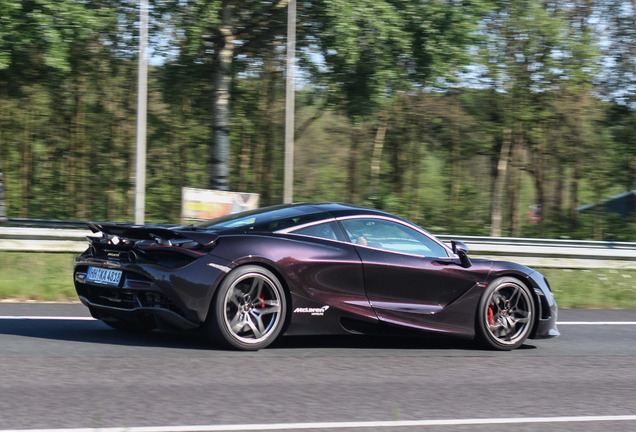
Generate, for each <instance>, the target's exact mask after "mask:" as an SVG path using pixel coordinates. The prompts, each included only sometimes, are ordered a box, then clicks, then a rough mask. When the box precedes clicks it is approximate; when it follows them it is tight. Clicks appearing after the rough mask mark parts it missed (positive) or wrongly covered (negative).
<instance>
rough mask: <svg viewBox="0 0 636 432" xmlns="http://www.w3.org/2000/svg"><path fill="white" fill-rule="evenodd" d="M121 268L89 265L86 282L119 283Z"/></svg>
mask: <svg viewBox="0 0 636 432" xmlns="http://www.w3.org/2000/svg"><path fill="white" fill-rule="evenodd" d="M121 274H122V272H121V270H111V269H105V268H99V267H89V268H88V272H87V273H86V280H87V281H88V282H95V283H99V284H104V285H115V286H116V285H119V281H120V280H121Z"/></svg>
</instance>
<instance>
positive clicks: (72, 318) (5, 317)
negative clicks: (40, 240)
mask: <svg viewBox="0 0 636 432" xmlns="http://www.w3.org/2000/svg"><path fill="white" fill-rule="evenodd" d="M0 320H60V321H64V320H66V321H95V318H93V317H79V316H37V315H33V316H31V315H17V316H16V315H0ZM557 325H626V326H630V325H636V321H558V322H557ZM0 432H2V430H0Z"/></svg>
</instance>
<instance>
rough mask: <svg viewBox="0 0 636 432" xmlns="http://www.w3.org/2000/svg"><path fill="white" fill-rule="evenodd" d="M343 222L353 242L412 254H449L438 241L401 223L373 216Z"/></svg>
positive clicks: (433, 255)
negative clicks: (373, 217)
mask: <svg viewBox="0 0 636 432" xmlns="http://www.w3.org/2000/svg"><path fill="white" fill-rule="evenodd" d="M341 222H342V225H343V226H344V228H345V231H346V232H347V236H348V237H349V240H350V241H351V243H355V244H358V245H361V246H369V247H373V248H377V249H384V250H387V251H391V252H400V253H405V254H410V255H421V256H427V257H435V258H439V257H446V256H448V253H447V252H446V249H445V248H444V247H442V246H440V245H439V244H438V243H437V242H436V241H434V240H433V239H431V238H429V237H428V236H426V235H424V234H422V233H421V232H419V231H416V230H414V229H413V228H410V227H408V226H406V225H402V224H401V223H397V222H392V221H387V220H383V219H372V218H369V219H346V220H343V221H341Z"/></svg>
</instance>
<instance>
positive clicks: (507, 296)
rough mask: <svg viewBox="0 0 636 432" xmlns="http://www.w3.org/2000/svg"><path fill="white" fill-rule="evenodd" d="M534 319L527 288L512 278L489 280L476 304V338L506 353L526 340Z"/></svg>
mask: <svg viewBox="0 0 636 432" xmlns="http://www.w3.org/2000/svg"><path fill="white" fill-rule="evenodd" d="M534 320H535V306H534V300H533V296H532V292H531V291H530V289H529V288H528V287H527V286H526V285H525V284H524V283H523V282H521V281H520V280H518V279H516V278H513V277H502V278H498V279H495V280H494V281H492V282H491V283H490V284H489V285H488V287H487V288H486V290H485V291H484V293H483V294H482V296H481V299H480V301H479V307H478V309H477V323H476V331H477V335H476V336H477V339H478V341H479V342H480V343H481V344H482V345H484V346H485V347H487V348H491V349H496V350H501V351H509V350H513V349H516V348H519V347H520V346H521V345H523V343H524V342H525V341H526V339H527V338H528V336H529V335H530V332H531V331H532V327H533V324H534Z"/></svg>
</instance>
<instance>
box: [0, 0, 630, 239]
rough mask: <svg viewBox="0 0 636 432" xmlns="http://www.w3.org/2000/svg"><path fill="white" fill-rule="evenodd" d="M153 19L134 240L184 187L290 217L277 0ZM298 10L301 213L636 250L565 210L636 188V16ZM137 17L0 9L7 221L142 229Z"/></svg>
mask: <svg viewBox="0 0 636 432" xmlns="http://www.w3.org/2000/svg"><path fill="white" fill-rule="evenodd" d="M150 4H151V8H150V12H151V29H150V31H151V65H150V69H149V73H150V77H149V88H148V137H147V143H148V153H147V161H148V162H147V167H148V169H147V199H146V219H147V220H148V221H150V222H170V223H177V222H179V218H180V207H181V188H182V187H184V186H187V187H197V188H219V189H229V190H234V191H241V192H251V193H259V194H260V195H261V205H263V206H265V205H270V204H278V203H281V202H282V200H283V174H284V173H283V168H284V167H283V159H284V154H283V152H284V117H285V116H284V108H285V99H284V98H285V69H284V68H285V43H286V19H287V5H288V0H269V1H261V0H242V1H239V0H154V1H152V0H151V1H150ZM297 7H298V19H297V22H298V27H297V38H298V41H297V56H298V71H297V73H296V76H297V82H296V86H297V93H296V115H295V117H296V132H295V135H296V139H295V155H296V156H295V168H294V172H295V175H294V177H295V182H294V201H343V202H352V203H358V204H363V205H369V206H373V207H377V208H381V209H384V210H387V211H391V212H394V213H396V214H399V215H401V216H404V217H406V218H409V219H411V220H413V221H415V222H417V223H419V224H421V225H423V226H424V227H426V228H427V229H429V230H431V231H433V232H434V233H452V234H464V235H467V234H473V235H495V236H526V237H560V238H583V239H599V240H600V239H609V240H625V241H629V240H631V241H636V219H635V218H634V217H631V218H630V217H627V218H623V217H621V216H619V215H616V214H611V213H607V212H603V210H602V207H600V206H599V207H597V208H596V209H595V210H594V211H591V212H583V213H582V212H578V211H577V207H579V206H581V205H583V204H589V203H594V202H599V201H601V200H603V199H605V198H608V197H609V196H611V195H614V194H617V193H621V192H626V191H629V190H633V189H636V0H573V1H539V0H508V1H506V0H492V1H490V0H473V1H468V0H466V1H462V0H447V1H440V0H298V5H297ZM138 8H139V2H138V1H135V0H0V218H1V217H3V216H7V217H16V218H17V217H21V218H46V219H73V220H111V221H132V220H133V219H134V217H133V213H134V208H133V206H134V169H135V160H134V158H135V124H136V92H137V90H136V86H137V46H138V30H139V26H138V16H139V10H138ZM224 152H225V154H227V155H229V159H228V160H227V161H225V160H223V157H222V155H223V154H224ZM226 162H227V163H226ZM224 164H225V166H226V167H227V168H229V178H228V177H227V176H224V175H223V174H222V172H223V170H222V169H221V170H220V169H219V166H221V168H222V166H223V165H224ZM220 173H221V174H220Z"/></svg>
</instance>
